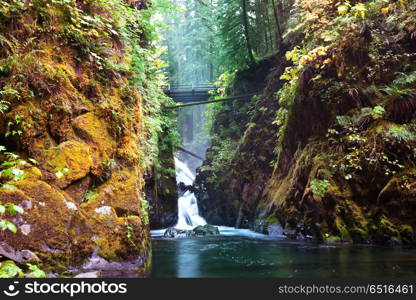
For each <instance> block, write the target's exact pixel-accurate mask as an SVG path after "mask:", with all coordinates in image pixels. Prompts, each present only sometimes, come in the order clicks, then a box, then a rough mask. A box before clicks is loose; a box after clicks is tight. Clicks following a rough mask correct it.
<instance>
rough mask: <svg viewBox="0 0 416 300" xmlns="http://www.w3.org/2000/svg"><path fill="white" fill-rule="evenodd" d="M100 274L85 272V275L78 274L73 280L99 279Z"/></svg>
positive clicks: (98, 272)
mask: <svg viewBox="0 0 416 300" xmlns="http://www.w3.org/2000/svg"><path fill="white" fill-rule="evenodd" d="M101 277H102V274H101V272H100V271H95V272H86V273H80V274H78V275H77V276H75V277H74V278H101Z"/></svg>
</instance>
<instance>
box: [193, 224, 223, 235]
mask: <svg viewBox="0 0 416 300" xmlns="http://www.w3.org/2000/svg"><path fill="white" fill-rule="evenodd" d="M193 232H194V233H195V235H217V234H220V231H219V230H218V227H217V226H212V225H209V224H207V225H204V226H197V227H195V228H194V229H193Z"/></svg>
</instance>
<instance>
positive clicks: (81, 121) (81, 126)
mask: <svg viewBox="0 0 416 300" xmlns="http://www.w3.org/2000/svg"><path fill="white" fill-rule="evenodd" d="M72 126H73V128H74V130H75V132H76V133H77V134H78V135H79V136H80V137H81V138H82V139H83V140H84V141H85V142H86V143H88V145H89V146H90V147H91V150H92V157H93V169H92V173H93V174H94V175H97V176H100V175H101V174H102V171H103V166H102V163H103V162H107V161H108V160H109V159H111V158H112V157H113V154H114V152H115V151H116V148H117V142H116V141H115V139H114V137H113V136H111V134H110V133H109V129H108V124H107V123H106V122H104V121H103V120H102V119H100V117H99V116H98V115H96V114H95V113H94V112H89V113H86V114H83V115H81V116H79V117H77V118H76V119H75V120H73V122H72Z"/></svg>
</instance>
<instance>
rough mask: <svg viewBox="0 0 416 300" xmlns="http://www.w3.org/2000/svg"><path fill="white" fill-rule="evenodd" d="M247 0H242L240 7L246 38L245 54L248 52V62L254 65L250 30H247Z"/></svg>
mask: <svg viewBox="0 0 416 300" xmlns="http://www.w3.org/2000/svg"><path fill="white" fill-rule="evenodd" d="M246 1H247V0H242V1H241V2H242V7H243V26H244V35H245V38H246V43H247V54H248V59H249V63H250V64H251V65H254V64H255V63H256V61H255V59H254V56H253V47H252V45H251V40H250V32H249V28H248V14H247V2H246Z"/></svg>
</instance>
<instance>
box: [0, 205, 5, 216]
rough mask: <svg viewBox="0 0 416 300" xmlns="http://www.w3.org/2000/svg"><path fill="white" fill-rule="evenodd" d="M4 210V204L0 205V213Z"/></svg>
mask: <svg viewBox="0 0 416 300" xmlns="http://www.w3.org/2000/svg"><path fill="white" fill-rule="evenodd" d="M5 212H6V207H4V205H0V215H3V214H4V213H5Z"/></svg>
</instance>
